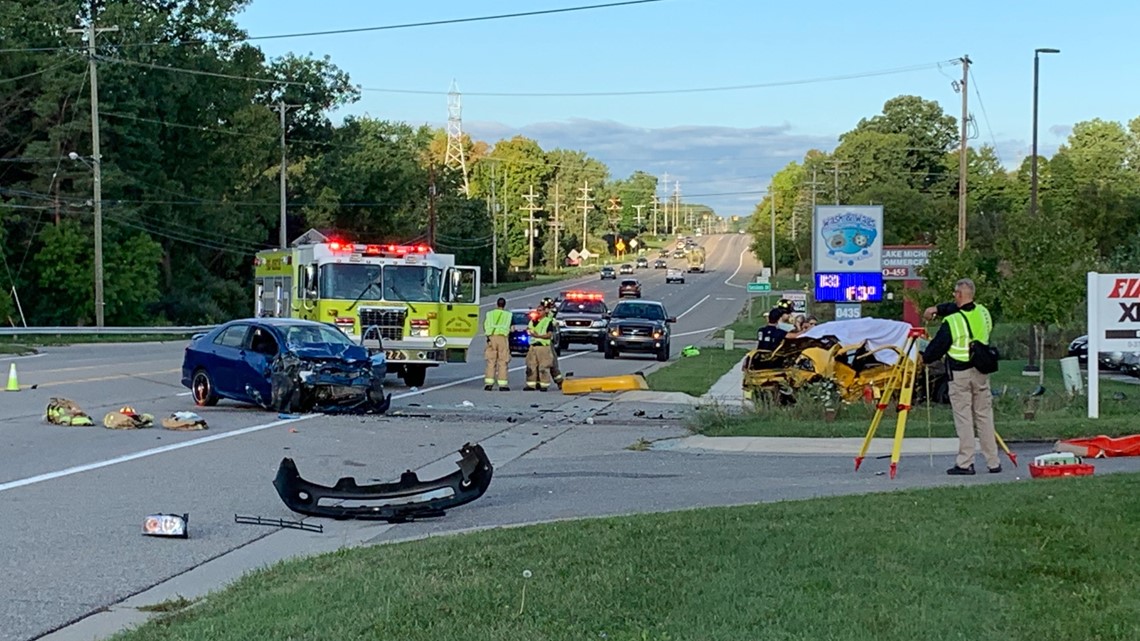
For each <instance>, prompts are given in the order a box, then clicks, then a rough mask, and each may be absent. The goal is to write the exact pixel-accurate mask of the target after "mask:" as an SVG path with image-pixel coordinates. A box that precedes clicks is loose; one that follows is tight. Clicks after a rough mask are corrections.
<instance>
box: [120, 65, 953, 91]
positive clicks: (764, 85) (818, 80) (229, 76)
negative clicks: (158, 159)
mask: <svg viewBox="0 0 1140 641" xmlns="http://www.w3.org/2000/svg"><path fill="white" fill-rule="evenodd" d="M98 58H99V60H101V61H104V62H110V63H116V64H124V65H129V66H135V67H143V68H146V69H154V70H158V71H170V72H174V73H186V74H191V75H198V76H208V77H212V78H223V79H229V80H241V81H245V82H258V83H263V84H272V85H285V86H301V87H308V86H309V85H308V84H307V83H303V82H296V81H293V80H275V79H273V78H256V77H253V76H241V75H237V74H228V73H221V72H217V71H203V70H200V69H187V68H185V67H172V66H169V65H160V64H155V63H152V62H141V61H137V60H126V59H124V58H112V57H107V56H99V57H98ZM944 63H945V61H940V62H930V63H925V64H917V65H909V66H906V67H894V68H891V69H881V70H877V71H864V72H858V73H849V74H839V75H833V76H818V77H815V78H803V79H799V80H778V81H773V82H760V83H751V84H740V85H723V86H714V87H688V88H673V89H642V90H632V91H578V92H533V91H531V92H507V91H465V92H464V94H465V95H468V96H482V97H499V98H600V97H614V96H658V95H666V94H688V93H710V92H722V91H744V90H749V89H767V88H773V87H789V86H795V85H808V84H819V83H826V82H838V81H841V80H856V79H860V78H871V77H875V76H888V75H895V74H901V73H910V72H914V71H924V70H928V69H933V68H937V67H938V65H940V64H944ZM359 89H360V91H367V92H375V93H395V94H413V95H425V96H440V95H447V92H446V91H437V90H427V89H393V88H383V87H360V88H359Z"/></svg>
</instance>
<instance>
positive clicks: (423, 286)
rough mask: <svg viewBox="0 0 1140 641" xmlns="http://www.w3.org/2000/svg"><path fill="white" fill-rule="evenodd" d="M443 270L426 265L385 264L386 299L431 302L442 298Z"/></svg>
mask: <svg viewBox="0 0 1140 641" xmlns="http://www.w3.org/2000/svg"><path fill="white" fill-rule="evenodd" d="M442 290H443V270H442V269H440V268H438V267H428V266H425V265H385V266H384V300H406V301H410V302H413V303H431V302H437V301H439V299H440V294H441V293H442Z"/></svg>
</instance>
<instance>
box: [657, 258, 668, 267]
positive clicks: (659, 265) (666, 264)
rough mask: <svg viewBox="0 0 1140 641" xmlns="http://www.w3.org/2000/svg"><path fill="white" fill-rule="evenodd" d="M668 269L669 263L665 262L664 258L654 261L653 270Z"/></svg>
mask: <svg viewBox="0 0 1140 641" xmlns="http://www.w3.org/2000/svg"><path fill="white" fill-rule="evenodd" d="M668 267H669V263H667V262H665V259H663V258H658V259H657V260H655V261H653V269H666V268H668Z"/></svg>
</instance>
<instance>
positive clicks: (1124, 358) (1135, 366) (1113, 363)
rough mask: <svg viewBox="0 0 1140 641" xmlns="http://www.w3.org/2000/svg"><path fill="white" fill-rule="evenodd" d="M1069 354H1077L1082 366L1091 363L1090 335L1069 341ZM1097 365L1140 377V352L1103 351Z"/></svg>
mask: <svg viewBox="0 0 1140 641" xmlns="http://www.w3.org/2000/svg"><path fill="white" fill-rule="evenodd" d="M1068 351H1069V354H1068V355H1069V356H1076V357H1077V362H1078V363H1080V366H1081V367H1088V364H1089V337H1088V336H1087V335H1086V336H1078V337H1076V338H1074V339H1073V341H1072V342H1071V343H1069V350H1068ZM1097 367H1098V368H1100V369H1102V370H1110V371H1120V372H1122V373H1124V374H1128V375H1129V376H1136V377H1138V378H1140V352H1101V353H1100V359H1099V360H1098V361H1097Z"/></svg>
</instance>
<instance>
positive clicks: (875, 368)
mask: <svg viewBox="0 0 1140 641" xmlns="http://www.w3.org/2000/svg"><path fill="white" fill-rule="evenodd" d="M910 331H911V326H910V325H909V324H908V323H903V322H899V321H892V320H885V319H877V318H862V319H857V320H846V321H834V322H829V323H823V324H821V325H818V326H816V327H814V328H812V329H811V330H809V331H808V332H805V333H803V334H802V335H800V336H799V337H797V338H788V339H785V340H784V341H783V342H782V343H780V345H779V346H778V347H777V348H776V349H774V350H761V349H756V350H752V351H751V352H749V353H748V355H747V356H746V357H745V359H744V361H743V363H742V366H741V368H742V370H743V380H742V386H743V391H744V397H745V398H750V399H752V400H754V401H756V402H777V403H780V404H790V403H794V402H795V395H796V392H797V390H799V389H801V388H803V387H804V386H805V385H808V384H811V383H815V382H817V381H821V380H831V381H834V383H835V386H836V388H837V390H838V393H839V397H840V399H841V400H842V401H843V402H845V403H855V402H858V401H859V400H861V399H866V398H874V399H877V398H879V397H880V396H882V394H883V391H884V390H885V389H886V386H887V383H888V382H889V381H890V378H891V375H892V374H893V372H894V368H895V365H896V364H897V363H898V362H899V361H900V359H901V358H902V350H903V349H904V348H905V346H906V340H907V335H908V334H909V332H910ZM921 347H922V345H919V348H920V349H921ZM941 370H942V368H941V367H940V364H934V367H929V368H926V367H922V368H919V370H918V373H917V376H916V379H915V390H914V391H915V402H918V401H919V399H922V400H925V397H926V394H925V389H926V384H927V382H926V380H925V378H924V377H925V376H930V377H931V392H932V394H931V396H932V397H933V400H936V401H938V402H944V401H942V400H941V397H944V396H945V390H944V389H943V388H944V387H945V384H946V383H945V380H942V379H945V376H944V375H943V372H942V371H941Z"/></svg>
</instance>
